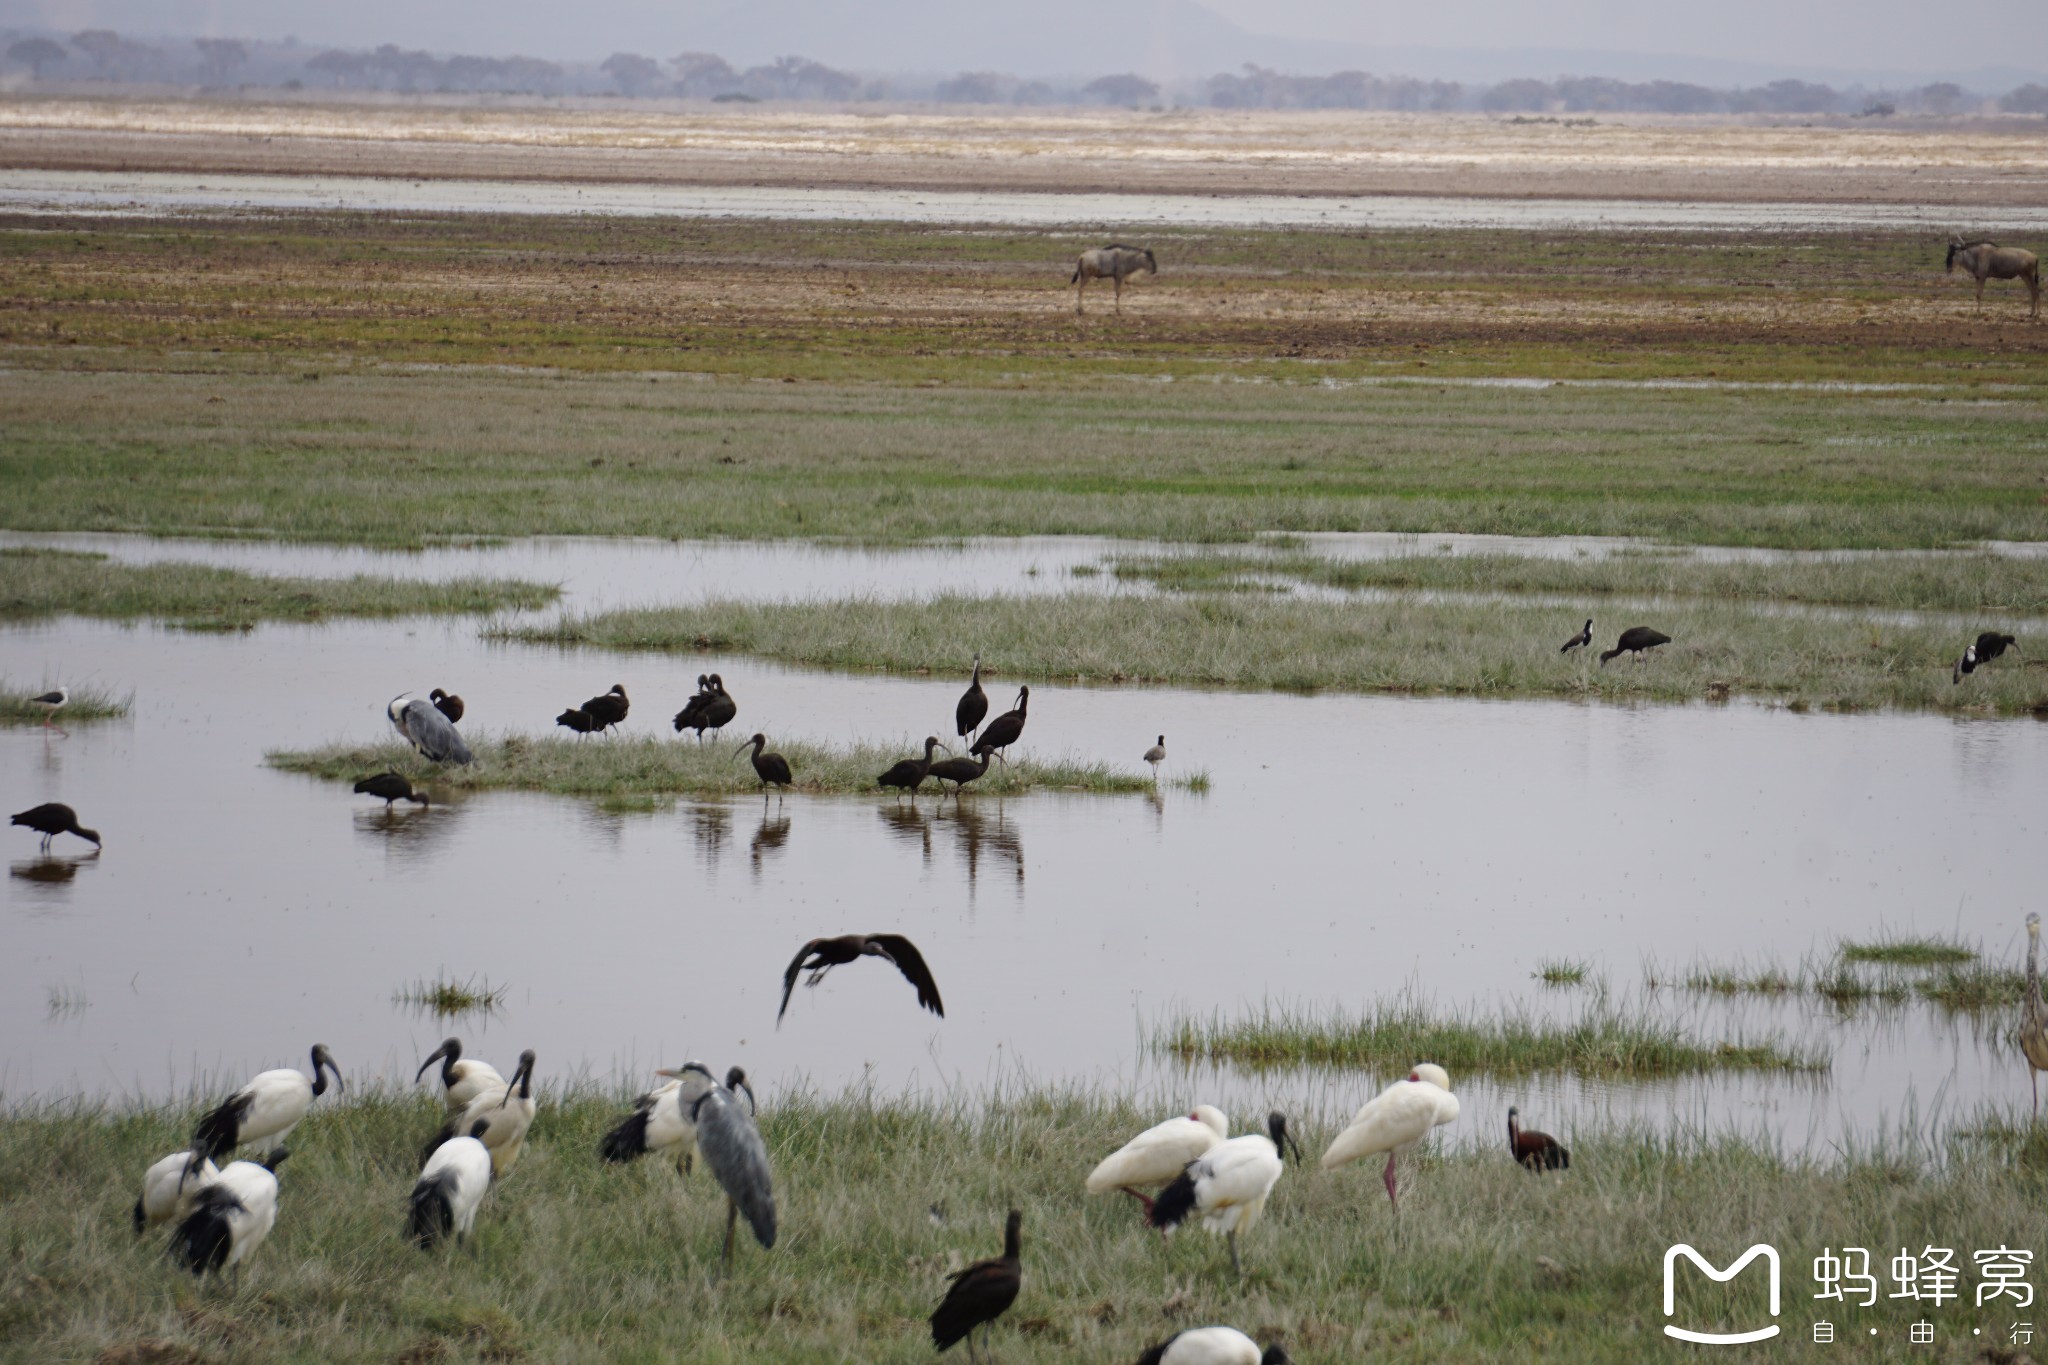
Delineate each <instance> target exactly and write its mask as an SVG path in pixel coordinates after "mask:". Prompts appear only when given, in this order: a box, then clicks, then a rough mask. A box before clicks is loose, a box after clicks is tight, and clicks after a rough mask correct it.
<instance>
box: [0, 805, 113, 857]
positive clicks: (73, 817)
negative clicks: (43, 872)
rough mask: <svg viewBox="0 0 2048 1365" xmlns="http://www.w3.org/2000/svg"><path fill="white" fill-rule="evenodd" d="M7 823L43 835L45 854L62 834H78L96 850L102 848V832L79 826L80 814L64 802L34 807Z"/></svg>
mask: <svg viewBox="0 0 2048 1365" xmlns="http://www.w3.org/2000/svg"><path fill="white" fill-rule="evenodd" d="M7 823H9V824H10V825H26V826H28V827H29V828H30V829H32V830H34V831H35V832H36V833H38V834H40V835H42V836H43V842H42V850H43V852H45V853H48V852H49V851H50V840H52V839H54V838H56V837H57V836H58V835H60V834H76V835H77V836H78V837H79V838H81V839H89V840H91V841H92V846H93V847H94V848H98V847H100V832H99V831H98V830H96V829H87V828H86V827H85V826H84V825H81V824H79V823H78V812H77V811H75V810H73V809H71V807H69V806H67V805H65V804H64V803H63V802H62V801H45V802H44V803H43V804H42V805H40V806H32V807H30V808H29V809H27V810H25V811H21V812H19V813H18V814H16V815H15V816H14V818H13V819H11V820H9V821H8V822H7Z"/></svg>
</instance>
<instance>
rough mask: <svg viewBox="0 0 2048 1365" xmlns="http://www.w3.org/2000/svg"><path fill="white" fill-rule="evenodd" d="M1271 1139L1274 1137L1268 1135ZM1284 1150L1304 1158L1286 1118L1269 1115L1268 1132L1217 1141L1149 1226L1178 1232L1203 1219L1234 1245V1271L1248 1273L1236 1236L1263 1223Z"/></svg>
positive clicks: (1170, 1191)
mask: <svg viewBox="0 0 2048 1365" xmlns="http://www.w3.org/2000/svg"><path fill="white" fill-rule="evenodd" d="M1268 1134H1270V1136H1268ZM1283 1148H1292V1149H1293V1151H1294V1158H1295V1160H1297V1161H1299V1160H1300V1159H1301V1146H1300V1144H1299V1143H1297V1142H1295V1141H1294V1139H1293V1137H1292V1136H1291V1135H1289V1133H1288V1131H1287V1116H1286V1115H1284V1114H1281V1113H1278V1112H1277V1111H1276V1112H1274V1113H1272V1114H1269V1115H1267V1116H1266V1132H1265V1133H1246V1134H1245V1135H1244V1136H1242V1137H1234V1138H1231V1139H1230V1140H1229V1141H1227V1142H1219V1143H1217V1144H1216V1145H1215V1146H1214V1147H1211V1148H1210V1149H1209V1150H1208V1151H1207V1152H1205V1153H1203V1154H1202V1155H1201V1156H1199V1157H1196V1158H1195V1159H1194V1160H1193V1161H1190V1162H1189V1163H1188V1165H1187V1169H1186V1170H1185V1171H1182V1172H1181V1174H1180V1176H1179V1178H1177V1179H1176V1180H1175V1181H1174V1182H1173V1183H1172V1184H1171V1185H1168V1186H1167V1187H1166V1188H1165V1189H1163V1190H1161V1191H1160V1192H1159V1197H1158V1198H1157V1199H1155V1200H1154V1201H1153V1202H1152V1209H1151V1212H1150V1213H1149V1214H1148V1215H1147V1217H1146V1221H1147V1222H1149V1223H1150V1224H1151V1225H1152V1226H1153V1227H1155V1228H1158V1229H1160V1230H1161V1231H1162V1232H1163V1231H1167V1230H1169V1229H1172V1228H1175V1227H1178V1226H1179V1225H1180V1224H1181V1223H1183V1222H1184V1221H1186V1219H1187V1218H1188V1216H1189V1215H1190V1214H1195V1213H1199V1214H1201V1215H1202V1223H1203V1226H1205V1227H1207V1228H1208V1229H1209V1231H1211V1232H1220V1233H1222V1234H1224V1237H1225V1238H1226V1239H1227V1240H1228V1241H1229V1243H1230V1268H1231V1269H1232V1270H1233V1271H1235V1272H1236V1273H1237V1274H1239V1275H1242V1274H1244V1264H1243V1262H1241V1261H1240V1260H1239V1259H1238V1254H1237V1235H1238V1234H1239V1233H1240V1232H1244V1231H1247V1230H1248V1229H1250V1228H1251V1227H1252V1225H1253V1224H1255V1223H1257V1222H1258V1221H1259V1215H1260V1214H1262V1213H1264V1212H1265V1210H1266V1200H1267V1199H1268V1198H1269V1197H1270V1196H1271V1195H1272V1193H1273V1187H1274V1186H1275V1185H1277V1184H1279V1183H1280V1176H1281V1174H1282V1173H1283V1172H1284V1171H1285V1170H1286V1169H1287V1167H1286V1164H1285V1162H1283V1161H1282V1160H1281V1152H1282V1149H1283Z"/></svg>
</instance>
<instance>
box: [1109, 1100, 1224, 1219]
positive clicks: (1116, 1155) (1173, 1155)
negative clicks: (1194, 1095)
mask: <svg viewBox="0 0 2048 1365" xmlns="http://www.w3.org/2000/svg"><path fill="white" fill-rule="evenodd" d="M1229 1136H1230V1120H1229V1119H1228V1118H1227V1117H1225V1116H1224V1113H1223V1111H1222V1110H1221V1109H1218V1108H1217V1107H1216V1106H1215V1105H1213V1104H1198V1105H1196V1106H1195V1108H1194V1111H1193V1112H1192V1113H1188V1114H1181V1115H1178V1116H1176V1117H1174V1118H1170V1119H1168V1120H1166V1121H1165V1122H1164V1123H1155V1124H1153V1125H1152V1126H1151V1127H1150V1128H1147V1129H1146V1130H1145V1131H1144V1132H1142V1133H1140V1134H1138V1135H1137V1136H1136V1137H1134V1138H1132V1139H1131V1140H1130V1141H1129V1142H1126V1143H1125V1144H1124V1145H1123V1146H1121V1147H1119V1148H1117V1149H1116V1150H1115V1151H1114V1152H1111V1153H1110V1154H1109V1155H1108V1156H1106V1157H1104V1158H1103V1159H1102V1160H1101V1162H1100V1163H1099V1164H1097V1166H1096V1167H1095V1169H1094V1170H1092V1171H1090V1172H1089V1173H1088V1193H1090V1194H1107V1193H1109V1192H1110V1191H1111V1190H1122V1191H1123V1192H1124V1193H1125V1194H1127V1195H1129V1196H1131V1198H1133V1199H1135V1200H1137V1201H1138V1202H1139V1203H1140V1204H1143V1205H1144V1206H1145V1212H1146V1213H1147V1214H1148V1215H1149V1214H1150V1213H1151V1212H1152V1196H1151V1195H1149V1194H1141V1193H1139V1192H1138V1190H1137V1189H1135V1188H1133V1187H1134V1186H1139V1185H1144V1186H1159V1185H1164V1184H1166V1183H1167V1182H1168V1181H1170V1180H1173V1179H1174V1178H1175V1177H1177V1176H1179V1175H1180V1173H1181V1172H1182V1171H1184V1170H1186V1169H1187V1165H1188V1163H1189V1162H1190V1161H1193V1160H1194V1159H1195V1158H1196V1157H1198V1156H1206V1155H1207V1154H1208V1152H1209V1150H1210V1149H1211V1148H1212V1147H1214V1146H1215V1145H1216V1144H1217V1143H1219V1142H1221V1141H1223V1140H1224V1139H1225V1138H1227V1137H1229Z"/></svg>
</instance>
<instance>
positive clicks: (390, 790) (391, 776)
mask: <svg viewBox="0 0 2048 1365" xmlns="http://www.w3.org/2000/svg"><path fill="white" fill-rule="evenodd" d="M356 792H357V794H359V795H362V796H374V797H376V798H377V799H378V800H380V801H382V802H383V803H384V809H385V810H390V809H391V804H392V803H393V802H394V801H410V802H412V803H413V804H414V805H416V806H425V805H429V804H431V803H430V802H429V801H428V800H427V794H426V793H425V792H423V791H421V790H420V789H419V788H418V787H415V786H413V784H412V783H410V782H408V781H406V780H405V779H404V778H402V777H400V776H399V775H398V774H397V773H393V772H382V773H376V774H374V775H372V776H370V777H366V778H364V779H363V780H362V781H360V782H358V783H356Z"/></svg>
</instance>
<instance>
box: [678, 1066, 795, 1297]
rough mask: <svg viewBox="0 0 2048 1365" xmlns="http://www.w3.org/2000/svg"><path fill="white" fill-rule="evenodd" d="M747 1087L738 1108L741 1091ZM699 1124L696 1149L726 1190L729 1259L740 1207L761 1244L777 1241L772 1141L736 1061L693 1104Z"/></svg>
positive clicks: (692, 1112) (693, 1114) (694, 1120)
mask: <svg viewBox="0 0 2048 1365" xmlns="http://www.w3.org/2000/svg"><path fill="white" fill-rule="evenodd" d="M741 1090H744V1091H746V1092H747V1107H746V1108H745V1109H741V1108H740V1103H739V1093H738V1092H739V1091H741ZM689 1112H690V1121H691V1122H692V1123H693V1124H695V1125H696V1128H697V1150H698V1151H700V1152H702V1153H703V1154H704V1164H705V1165H706V1166H707V1167H709V1168H710V1170H711V1175H712V1178H713V1179H715V1180H717V1181H718V1187H719V1188H720V1189H722V1190H724V1191H725V1257H724V1259H725V1263H726V1264H727V1265H730V1264H732V1239H733V1231H734V1229H735V1228H736V1227H737V1226H738V1225H739V1217H740V1215H741V1214H742V1213H744V1214H746V1215H747V1226H748V1227H749V1228H751V1229H752V1230H753V1233H754V1240H755V1241H757V1242H759V1243H760V1244H761V1245H762V1247H763V1248H769V1247H773V1246H774V1245H775V1179H774V1174H773V1172H771V1171H770V1170H769V1168H768V1144H767V1143H765V1142H763V1141H761V1130H760V1129H759V1128H758V1127H756V1126H755V1124H754V1087H753V1086H751V1085H749V1084H748V1083H747V1073H746V1072H744V1071H742V1070H740V1069H739V1068H738V1067H733V1068H732V1069H731V1070H729V1071H727V1072H726V1073H725V1084H724V1085H714V1086H712V1087H710V1088H709V1089H708V1090H706V1091H704V1093H703V1094H701V1095H699V1096H697V1098H696V1099H695V1100H694V1101H693V1102H692V1103H691V1105H690V1111H689Z"/></svg>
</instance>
